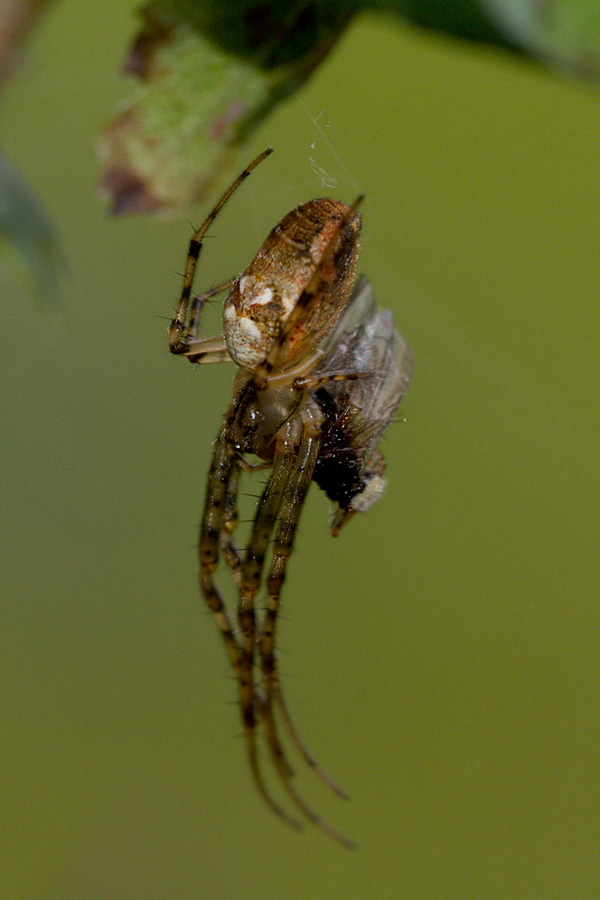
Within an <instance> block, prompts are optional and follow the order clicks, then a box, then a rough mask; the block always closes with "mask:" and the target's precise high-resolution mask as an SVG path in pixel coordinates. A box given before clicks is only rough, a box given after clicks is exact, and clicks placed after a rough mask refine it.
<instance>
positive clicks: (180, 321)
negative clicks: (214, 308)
mask: <svg viewBox="0 0 600 900" xmlns="http://www.w3.org/2000/svg"><path fill="white" fill-rule="evenodd" d="M272 152H273V151H272V149H271V148H270V147H269V148H267V149H266V150H263V152H262V153H261V154H260V155H259V156H257V157H256V159H255V160H254V161H253V162H251V163H250V165H249V166H248V168H246V169H244V171H243V172H242V173H241V175H238V177H237V178H236V179H235V181H234V182H233V183H232V184H231V185H230V186H229V187H228V188H227V190H226V191H225V193H224V194H223V195H222V197H221V199H220V200H219V201H218V202H217V204H216V205H215V206H214V207H213V208H212V210H211V211H210V212H209V214H208V216H207V217H206V219H205V220H204V222H203V223H202V225H201V226H200V227H199V228H197V229H196V231H195V232H194V234H193V235H192V239H191V240H190V246H189V250H188V255H187V259H186V263H185V271H184V276H183V288H182V290H181V297H180V298H179V303H178V304H177V309H176V312H175V315H174V316H173V318H172V319H171V324H170V325H169V347H170V349H171V352H172V353H184V352H185V350H186V341H185V338H186V320H187V318H188V313H189V307H190V297H191V295H192V286H193V283H194V274H195V272H196V263H197V262H198V257H199V256H200V251H201V250H202V241H203V238H204V235H205V234H206V232H207V231H208V229H209V228H210V226H211V225H212V223H213V222H214V220H215V219H216V218H217V216H218V215H219V213H220V212H221V210H222V209H223V207H224V206H225V204H226V203H227V201H228V200H229V198H230V197H231V195H232V194H233V193H234V192H235V191H236V190H237V189H238V187H239V186H240V185H241V183H242V182H243V181H245V180H246V178H247V177H248V175H249V174H250V173H251V172H252V170H253V169H255V168H256V166H258V165H259V164H260V163H261V162H262V161H263V160H264V159H266V158H267V156H269V155H270V154H271V153H272Z"/></svg>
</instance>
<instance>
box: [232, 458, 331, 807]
mask: <svg viewBox="0 0 600 900" xmlns="http://www.w3.org/2000/svg"><path fill="white" fill-rule="evenodd" d="M239 463H240V461H239V460H238V467H237V472H236V471H235V469H234V470H233V471H232V477H231V479H230V481H229V485H228V489H227V496H226V498H225V505H224V509H223V519H222V522H221V536H220V545H221V552H222V553H223V558H224V560H225V562H226V563H227V565H228V567H229V569H230V571H231V574H232V578H233V580H234V583H235V585H236V587H237V588H238V589H239V588H240V585H241V578H242V564H243V555H242V553H241V551H240V549H239V547H238V546H237V544H236V542H235V539H234V533H235V530H236V528H237V525H238V515H237V493H238V486H239V472H240V468H241V466H240V464H239ZM305 495H306V491H305V492H304V494H303V496H302V500H303V499H304V496H305ZM299 515H300V511H298V514H297V518H299ZM292 542H293V533H292V534H291V535H290V540H289V543H288V545H287V550H286V554H287V555H286V557H285V561H284V565H283V569H285V565H286V564H287V559H288V558H289V556H290V555H291V552H292ZM282 583H283V573H282V575H281V581H280V583H279V585H278V586H277V592H276V595H272V599H271V603H270V605H271V607H272V608H271V610H270V612H267V611H266V612H265V622H264V625H263V630H261V632H260V634H259V643H260V647H261V657H262V659H263V661H264V660H266V659H267V658H270V662H269V665H270V668H271V681H272V690H273V693H274V696H275V698H276V700H277V705H278V707H279V710H280V712H281V718H282V721H283V724H284V726H285V728H286V730H287V732H288V734H289V736H290V738H291V740H292V742H293V744H294V746H295V747H296V750H297V751H298V753H299V755H300V756H301V757H302V759H303V760H304V761H305V762H306V764H307V765H308V766H309V767H310V768H311V769H312V770H313V771H314V773H315V775H316V776H317V777H318V778H320V779H321V781H322V782H323V783H324V784H325V785H327V787H328V788H330V789H331V790H332V791H333V792H334V793H336V794H337V795H338V796H339V797H341V798H342V799H343V800H347V799H348V794H347V793H346V791H345V790H344V789H343V788H342V787H340V785H339V784H337V783H336V782H335V781H334V780H333V778H332V777H331V775H328V774H327V772H325V770H324V769H322V768H321V766H320V765H319V763H318V762H317V760H316V759H315V758H314V756H313V755H312V753H310V751H309V750H308V748H307V747H306V745H305V744H304V743H303V741H302V738H301V737H300V735H299V734H298V732H297V731H296V728H295V726H294V723H293V722H292V718H291V716H290V713H289V711H288V708H287V705H286V703H285V699H284V696H283V689H282V687H281V682H280V680H279V677H278V674H277V657H276V656H275V623H276V618H277V610H278V603H279V594H280V592H281V586H282ZM267 617H268V618H267ZM267 632H269V633H267ZM263 664H264V663H263ZM255 694H256V696H257V698H258V703H259V707H260V704H261V703H264V702H266V697H265V698H262V697H259V695H258V691H255ZM269 704H270V705H271V701H269ZM286 762H287V761H286ZM287 768H288V772H289V774H290V775H292V774H293V770H292V768H291V766H290V765H289V764H288V765H287Z"/></svg>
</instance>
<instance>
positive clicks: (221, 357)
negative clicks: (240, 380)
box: [179, 278, 235, 363]
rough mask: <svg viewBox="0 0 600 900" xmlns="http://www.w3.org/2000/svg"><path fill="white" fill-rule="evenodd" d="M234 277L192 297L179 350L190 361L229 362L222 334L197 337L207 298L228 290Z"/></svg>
mask: <svg viewBox="0 0 600 900" xmlns="http://www.w3.org/2000/svg"><path fill="white" fill-rule="evenodd" d="M234 281H235V278H230V279H229V281H225V282H223V284H219V285H217V287H214V288H211V289H210V290H209V291H204V293H203V294H198V296H196V297H194V298H193V300H192V303H191V307H190V321H189V325H188V326H187V328H186V330H185V334H184V336H183V338H182V342H181V343H182V347H183V349H182V350H181V351H179V352H181V353H182V354H183V356H187V358H188V359H189V361H190V362H191V363H212V362H231V356H230V354H229V351H228V349H227V344H226V343H225V338H224V337H223V335H222V334H217V335H215V336H214V337H206V338H198V328H199V326H200V314H201V312H202V307H203V306H204V304H205V303H206V301H207V300H210V299H211V298H212V297H216V296H217V294H221V293H222V292H223V291H228V290H229V288H230V287H231V285H232V284H233V282H234Z"/></svg>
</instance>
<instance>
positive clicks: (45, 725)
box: [0, 0, 600, 900]
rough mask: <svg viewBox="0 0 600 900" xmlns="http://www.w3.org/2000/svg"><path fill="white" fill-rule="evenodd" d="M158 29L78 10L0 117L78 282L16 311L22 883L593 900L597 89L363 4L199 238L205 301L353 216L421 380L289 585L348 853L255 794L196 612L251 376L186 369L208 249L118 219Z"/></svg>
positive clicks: (9, 801)
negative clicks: (270, 152)
mask: <svg viewBox="0 0 600 900" xmlns="http://www.w3.org/2000/svg"><path fill="white" fill-rule="evenodd" d="M133 8H134V4H133V3H130V2H127V3H123V2H111V3H106V2H105V3H98V2H95V3H87V4H80V3H77V2H74V0H64V2H63V3H61V4H58V5H57V6H56V8H55V9H53V10H52V11H51V13H50V14H49V15H48V17H47V19H46V20H44V22H43V25H42V27H41V28H40V30H39V32H38V33H37V35H36V36H35V39H34V40H33V41H32V42H31V44H30V46H29V53H28V57H27V60H26V62H25V65H24V67H23V68H22V70H21V72H20V74H19V76H18V78H15V80H14V81H13V82H11V84H10V85H9V87H8V88H7V90H6V91H5V94H4V98H3V109H2V122H3V127H2V134H3V144H4V148H5V150H6V152H7V154H8V155H9V157H10V158H11V159H12V160H13V161H16V162H17V163H18V164H19V165H20V166H21V169H22V171H23V172H24V173H25V175H26V177H27V178H28V179H29V181H30V183H31V184H32V185H33V186H34V187H35V188H36V189H37V190H38V192H39V194H40V196H41V197H42V199H43V200H44V202H45V204H46V206H47V208H48V209H49V210H50V211H51V213H52V215H53V216H54V219H55V221H56V224H57V226H58V229H59V230H60V233H61V236H62V241H63V246H64V250H65V253H66V256H67V258H68V261H69V267H70V271H69V275H68V277H67V279H66V283H65V290H64V298H63V301H62V304H61V305H60V307H58V308H57V309H52V308H51V307H50V306H49V305H48V304H46V305H44V303H43V302H42V303H38V302H37V301H35V300H32V299H30V298H23V297H21V296H19V295H18V292H16V290H15V289H13V287H11V285H10V283H5V284H4V285H2V293H3V294H4V295H5V296H3V297H2V300H3V306H2V309H3V313H2V324H1V327H0V341H1V343H0V352H1V354H2V359H1V364H2V379H1V383H2V386H1V388H0V391H1V398H2V413H1V415H2V464H1V471H0V477H1V479H2V509H1V522H0V529H1V533H2V545H3V550H4V553H3V556H4V561H3V564H2V571H1V573H0V580H1V605H0V610H1V614H2V623H1V628H0V634H1V640H2V644H3V648H2V655H1V660H2V661H1V663H0V665H1V667H2V679H1V682H0V683H1V685H2V687H1V690H2V694H3V696H2V713H1V727H2V730H3V731H4V732H5V736H4V740H3V749H2V754H3V757H4V758H3V761H2V780H3V781H4V782H5V784H4V786H3V788H2V794H3V800H2V804H3V813H2V815H3V818H6V828H5V835H4V837H3V839H2V843H3V851H2V853H3V856H4V862H3V865H2V868H1V871H0V894H1V895H2V897H5V898H7V900H13V898H14V900H138V898H144V900H189V898H196V897H197V898H206V900H234V898H238V897H242V896H243V897H245V898H247V900H258V898H261V900H262V898H267V897H268V898H272V900H296V898H297V900H308V898H310V900H354V898H359V897H360V898H368V900H388V898H390V900H497V898H498V900H499V898H506V900H518V898H524V900H556V898H561V900H587V898H595V897H597V896H599V895H600V856H599V854H598V840H599V834H600V829H599V826H600V785H599V753H598V746H599V745H600V726H599V715H598V714H599V694H600V688H599V683H600V662H599V653H598V643H599V640H600V619H599V611H598V605H599V604H598V601H599V597H598V582H599V578H598V576H599V572H598V568H599V567H598V507H599V500H600V498H599V496H598V456H599V451H598V388H599V374H598V373H599V368H598V347H599V337H600V335H599V326H598V322H599V316H598V247H599V241H598V229H599V215H600V214H599V210H600V179H599V178H598V165H599V160H600V131H599V129H598V118H599V114H600V98H599V97H598V95H597V94H596V93H594V92H592V91H591V90H590V89H589V88H588V87H586V86H582V85H581V84H577V83H573V82H571V81H568V80H560V79H559V78H558V77H554V76H553V75H552V74H549V73H548V72H545V71H543V70H541V69H539V68H537V67H534V66H533V65H531V64H528V63H526V62H524V61H521V60H518V59H516V58H513V57H511V56H508V55H504V54H502V53H500V52H493V51H491V50H488V49H486V50H482V49H480V48H477V47H475V46H472V45H465V44H462V43H459V42H456V43H454V42H449V41H446V40H444V39H442V38H441V37H432V36H429V35H427V34H425V33H421V32H419V31H417V30H413V29H408V28H406V29H405V28H403V27H401V26H400V25H399V24H398V23H397V22H396V21H395V20H391V19H388V18H383V17H381V18H376V17H367V16H364V17H362V18H360V19H359V20H358V21H357V22H356V24H355V25H354V26H353V27H352V28H351V29H350V31H349V32H348V33H347V35H346V36H345V38H344V40H343V41H342V42H341V43H340V45H339V46H338V47H337V48H336V51H335V53H334V54H333V56H332V57H331V58H330V59H329V60H328V61H327V63H326V64H325V65H324V66H323V68H322V69H321V70H319V72H318V73H317V74H316V76H315V77H314V79H313V80H312V81H311V83H310V84H309V85H308V87H307V89H306V90H305V91H304V92H303V94H302V95H301V97H300V98H299V99H293V100H291V102H289V103H288V104H286V105H284V106H283V107H281V108H279V109H278V110H277V111H276V114H275V115H274V117H272V118H271V119H270V120H269V121H268V122H267V124H266V125H265V127H264V128H263V129H262V130H261V133H260V134H259V135H258V136H257V137H256V140H255V141H254V143H253V145H252V146H251V147H248V148H246V150H245V151H244V152H243V154H242V155H241V157H240V168H241V167H242V166H243V164H245V163H246V162H248V161H249V160H250V159H251V158H252V157H253V155H255V153H256V152H258V151H259V150H260V149H262V148H263V147H264V146H266V145H269V144H270V145H272V146H273V147H274V148H275V150H276V153H275V155H274V156H273V157H272V158H271V159H270V160H269V161H268V162H266V163H265V164H264V165H263V166H261V168H260V170H257V172H256V173H254V175H253V176H252V178H251V179H250V180H249V181H248V182H247V183H246V184H245V185H244V186H243V188H242V189H241V190H240V192H239V193H238V194H237V196H236V197H235V198H234V200H233V201H232V202H231V204H230V205H229V207H228V209H226V210H225V212H224V213H223V216H222V218H221V219H220V221H219V222H218V223H217V224H216V225H215V227H214V229H213V231H212V236H211V238H210V239H209V240H208V241H207V243H206V248H205V253H204V256H203V257H202V261H201V265H200V269H199V279H198V282H199V283H202V284H204V285H210V284H213V283H215V282H217V281H218V280H220V279H223V278H227V277H228V276H230V275H231V274H232V273H234V272H236V271H239V270H240V269H241V268H242V267H243V266H244V265H245V263H246V262H247V261H248V260H249V258H250V257H251V255H252V254H253V253H254V252H255V251H256V249H257V248H258V246H259V244H260V242H261V241H262V239H263V237H264V236H265V235H266V233H267V231H268V230H269V229H270V227H271V226H272V225H273V224H274V222H275V221H276V220H277V219H278V218H279V217H280V216H281V215H283V214H284V213H285V212H286V211H288V210H289V209H291V208H292V207H293V206H294V205H296V204H298V203H300V202H303V201H305V200H307V199H309V198H310V197H312V196H318V195H321V194H324V193H326V194H329V195H332V196H335V197H338V198H340V199H344V200H351V199H353V197H354V196H355V195H356V193H357V192H358V190H364V191H365V192H366V195H367V200H366V202H365V205H364V232H363V233H364V239H363V246H362V253H361V262H360V270H361V271H365V272H367V273H368V274H369V276H370V278H371V280H372V282H373V284H374V286H375V290H376V293H377V296H378V298H379V301H380V303H381V304H382V305H384V306H388V307H391V308H392V309H393V311H394V316H395V320H396V323H397V326H398V327H399V328H400V329H401V330H402V332H403V333H404V334H405V335H406V337H407V338H408V340H409V341H410V343H411V345H412V347H413V350H414V354H415V373H414V377H413V383H412V385H411V387H410V390H409V393H408V395H407V397H406V399H405V401H404V402H403V405H402V415H403V417H405V419H406V421H405V422H401V423H398V424H396V425H393V426H392V427H391V428H390V430H389V432H388V437H387V439H386V441H385V446H384V450H385V453H386V457H387V460H388V471H389V487H388V490H387V492H386V494H385V496H384V498H383V499H382V500H381V502H379V503H378V504H377V505H376V506H375V507H374V508H373V509H372V510H371V511H370V512H369V513H368V514H365V515H364V516H363V517H358V518H356V519H355V520H354V521H353V522H352V523H351V525H350V526H349V527H348V530H347V531H346V532H344V533H343V534H342V535H341V536H340V538H339V539H338V540H336V541H334V540H333V539H332V538H330V537H329V535H328V531H327V526H326V511H327V501H326V499H325V497H324V496H323V495H322V494H321V493H320V492H319V490H318V489H317V488H316V487H314V488H313V490H312V492H311V496H310V499H309V501H308V503H307V508H306V510H305V513H304V516H303V519H302V527H301V531H300V535H299V538H298V546H297V551H296V553H295V554H294V557H293V559H292V562H291V565H290V575H289V581H288V583H287V585H286V588H285V595H284V601H285V602H284V620H283V621H282V626H281V632H280V640H279V643H280V647H281V667H282V670H283V671H284V672H285V676H286V680H285V688H286V690H287V694H288V699H289V702H290V706H291V708H292V711H293V713H294V716H295V720H296V723H297V725H298V727H299V729H300V731H301V733H302V734H303V736H304V737H305V739H306V741H307V743H308V744H309V746H310V747H311V748H312V749H313V750H314V752H315V753H316V755H317V756H318V758H319V760H320V761H321V762H322V764H323V765H324V766H325V767H326V768H327V769H328V770H330V771H331V772H332V774H334V775H335V776H336V777H337V778H338V779H339V780H340V781H341V783H342V784H343V785H344V786H345V787H346V788H347V790H348V791H349V793H350V794H351V800H350V801H349V802H348V803H343V802H341V801H339V800H337V799H336V798H334V797H330V796H328V794H327V793H326V791H325V790H324V789H323V788H322V787H321V786H320V785H319V784H318V783H317V782H313V780H312V778H311V775H310V773H308V772H305V771H304V769H303V767H302V765H300V764H298V766H297V783H298V786H299V787H300V789H301V790H302V793H303V794H304V795H305V796H306V797H307V798H308V799H309V800H310V802H311V803H312V804H313V805H314V806H315V807H316V808H317V809H319V810H320V811H321V812H322V813H323V814H324V815H325V816H326V817H327V818H328V819H329V820H331V821H332V822H334V823H335V824H336V825H338V826H339V827H340V828H342V829H343V830H344V831H346V832H347V833H349V834H350V835H352V837H354V838H355V839H356V840H357V841H358V843H359V845H360V847H359V850H358V852H356V853H354V854H351V853H347V852H344V851H343V850H340V849H339V848H338V847H336V846H335V845H333V844H331V843H330V842H328V841H327V839H326V838H324V837H323V836H322V835H321V834H319V833H318V832H316V831H314V830H311V829H307V830H306V831H305V832H304V833H303V834H301V835H298V834H295V833H293V832H291V831H289V830H288V829H286V827H285V826H284V825H282V824H281V823H280V822H279V821H277V820H276V819H275V818H273V817H272V816H271V814H270V813H269V812H268V810H267V809H266V808H265V807H264V806H263V805H262V804H261V802H260V800H259V798H258V797H257V796H256V795H255V791H254V788H253V786H252V784H251V781H250V777H249V774H248V772H247V768H246V762H245V756H244V747H243V742H242V740H241V739H240V736H239V735H240V726H239V723H238V715H237V711H236V708H235V706H234V705H233V704H232V703H231V702H230V701H232V700H233V699H234V697H235V688H234V684H233V682H232V680H231V678H230V677H229V672H228V669H227V664H226V660H225V656H224V653H223V651H222V647H221V645H220V641H219V638H218V635H217V634H216V631H215V628H214V625H213V623H212V621H211V620H210V619H209V618H208V617H207V616H206V615H205V612H204V609H203V607H202V604H201V602H200V600H199V597H198V593H197V587H196V572H195V549H194V542H195V537H196V529H197V521H198V519H199V514H200V508H201V503H202V497H203V493H204V481H205V477H206V471H207V465H208V459H209V454H210V449H211V442H212V440H213V438H214V436H215V434H216V431H217V428H218V424H219V420H220V416H221V414H222V412H223V411H224V409H225V406H226V403H227V401H228V397H229V391H230V381H231V371H232V370H231V369H228V368H226V367H207V368H206V369H202V370H200V369H198V370H193V369H192V367H191V366H187V365H186V364H185V363H184V362H183V361H182V360H177V359H174V358H172V357H171V356H170V355H169V353H168V352H167V345H166V327H165V326H166V321H165V318H164V317H168V316H169V315H170V312H171V309H172V307H173V303H174V301H175V298H176V296H177V293H178V289H179V287H180V279H179V276H178V275H177V272H178V271H181V268H182V266H183V261H184V256H185V250H186V243H187V240H188V239H189V235H190V225H189V223H188V222H185V221H183V222H181V221H180V222H177V223H166V222H161V221H153V220H147V219H146V220H144V219H140V218H124V219H120V220H111V219H110V218H109V216H108V215H107V213H106V211H105V209H104V208H103V206H102V204H101V203H99V202H98V200H97V197H96V195H95V184H96V181H97V179H98V176H99V167H98V163H97V161H96V160H95V158H94V142H95V136H96V133H97V131H98V129H99V127H100V125H101V123H103V122H104V121H106V120H107V119H108V118H109V117H110V115H111V112H112V110H113V107H114V104H115V103H116V102H117V101H118V99H119V98H120V97H122V96H124V95H125V92H126V86H125V85H124V84H123V82H121V81H119V80H118V79H117V78H116V77H115V74H114V73H115V71H116V70H117V68H118V66H119V62H120V59H121V57H122V56H123V54H124V49H125V45H126V43H127V41H128V39H129V37H130V35H131V33H132V31H133V19H132V17H131V12H132V10H133ZM315 120H316V122H315ZM316 167H320V168H321V169H323V170H325V172H326V174H327V178H328V179H329V180H330V181H333V182H335V184H334V185H333V186H327V187H323V185H322V183H321V181H320V179H319V177H318V176H317V175H316V174H315V168H316ZM204 211H205V209H204V208H202V209H200V208H199V209H198V210H197V213H196V214H195V221H196V222H198V221H200V220H201V219H202V216H203V213H204ZM217 318H218V311H217V309H215V311H214V321H213V325H214V327H215V329H216V327H217V326H216V322H217ZM248 490H249V491H252V490H253V488H252V487H249V488H248Z"/></svg>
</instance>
